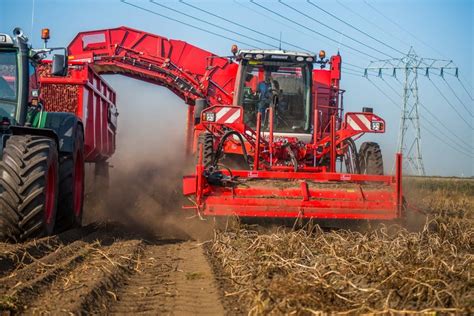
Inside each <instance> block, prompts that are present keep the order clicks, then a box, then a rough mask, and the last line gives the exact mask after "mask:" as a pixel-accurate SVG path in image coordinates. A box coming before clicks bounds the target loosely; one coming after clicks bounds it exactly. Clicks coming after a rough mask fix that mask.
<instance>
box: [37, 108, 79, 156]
mask: <svg viewBox="0 0 474 316" xmlns="http://www.w3.org/2000/svg"><path fill="white" fill-rule="evenodd" d="M44 129H49V130H53V131H54V132H55V134H56V135H57V139H58V145H59V152H60V153H63V154H71V153H73V152H74V144H75V139H76V133H77V130H78V129H81V130H82V131H83V132H84V126H83V124H82V121H81V120H80V119H79V118H78V117H77V116H76V115H74V114H72V113H64V112H48V114H47V117H46V121H45V124H44Z"/></svg>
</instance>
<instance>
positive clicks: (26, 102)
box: [0, 28, 84, 241]
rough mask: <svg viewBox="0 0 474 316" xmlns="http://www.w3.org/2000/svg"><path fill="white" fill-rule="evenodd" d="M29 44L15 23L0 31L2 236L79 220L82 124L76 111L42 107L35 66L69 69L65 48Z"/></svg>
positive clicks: (37, 232) (37, 233)
mask: <svg viewBox="0 0 474 316" xmlns="http://www.w3.org/2000/svg"><path fill="white" fill-rule="evenodd" d="M42 39H43V40H44V42H45V45H44V48H41V49H33V48H31V46H30V45H29V44H28V39H27V38H26V37H25V36H24V35H23V32H22V31H21V30H20V29H19V28H15V30H14V31H13V36H10V35H8V34H3V33H0V240H5V241H22V240H25V239H29V238H36V237H41V236H46V235H51V234H53V233H55V232H59V231H63V230H65V229H68V228H70V227H73V226H80V225H81V220H82V209H83V199H84V198H83V196H84V129H83V125H82V122H81V121H80V119H78V118H77V116H76V115H75V114H74V113H60V112H46V111H45V110H44V106H43V102H42V98H41V87H40V84H39V72H38V71H37V67H38V66H39V65H42V64H43V63H44V61H43V59H44V58H46V56H47V55H48V54H51V53H52V52H53V51H58V50H63V51H64V53H63V54H54V55H53V58H52V61H51V64H50V67H49V68H50V69H51V70H50V74H49V75H51V76H66V75H67V72H68V59H67V51H66V49H65V48H47V45H46V44H47V40H48V39H49V30H48V29H44V30H43V31H42Z"/></svg>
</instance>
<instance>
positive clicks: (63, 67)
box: [51, 54, 67, 77]
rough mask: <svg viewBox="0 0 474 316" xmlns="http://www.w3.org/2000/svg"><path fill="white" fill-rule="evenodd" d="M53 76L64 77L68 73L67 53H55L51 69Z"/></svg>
mask: <svg viewBox="0 0 474 316" xmlns="http://www.w3.org/2000/svg"><path fill="white" fill-rule="evenodd" d="M51 74H52V75H53V76H61V77H64V76H66V75H67V57H66V55H56V54H55V55H53V67H52V69H51Z"/></svg>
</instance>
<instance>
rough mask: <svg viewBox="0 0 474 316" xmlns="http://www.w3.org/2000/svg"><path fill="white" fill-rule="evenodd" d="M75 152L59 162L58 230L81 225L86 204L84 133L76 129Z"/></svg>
mask: <svg viewBox="0 0 474 316" xmlns="http://www.w3.org/2000/svg"><path fill="white" fill-rule="evenodd" d="M75 134H76V136H75V142H74V152H73V153H72V154H70V155H67V156H64V157H62V158H61V161H60V164H59V201H58V216H57V221H56V229H55V230H56V232H61V231H64V230H66V229H68V228H71V227H80V226H81V224H82V211H83V206H84V133H83V132H82V130H81V129H80V128H79V129H78V130H77V131H76V133H75Z"/></svg>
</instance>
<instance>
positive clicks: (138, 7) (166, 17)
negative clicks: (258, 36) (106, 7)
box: [120, 0, 253, 47]
mask: <svg viewBox="0 0 474 316" xmlns="http://www.w3.org/2000/svg"><path fill="white" fill-rule="evenodd" d="M120 1H121V2H123V3H125V4H127V5H129V6H132V7H135V8H137V9H139V10H142V11H146V12H148V13H151V14H154V15H157V16H160V17H162V18H165V19H168V20H171V21H173V22H177V23H180V24H183V25H186V26H189V27H191V28H194V29H197V30H200V31H202V32H205V33H208V34H212V35H214V36H218V37H221V38H225V39H227V40H230V41H232V42H236V43H240V44H243V45H248V46H250V47H253V46H252V45H250V44H248V43H245V42H242V41H239V40H236V39H234V38H230V37H227V36H225V35H222V34H219V33H215V32H213V31H209V30H206V29H203V28H201V27H199V26H196V25H192V24H189V23H187V22H183V21H181V20H178V19H174V18H171V17H169V16H166V15H163V14H160V13H158V12H155V11H152V10H149V9H147V8H143V7H140V6H138V5H136V4H133V3H130V2H127V1H126V0H120Z"/></svg>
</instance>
